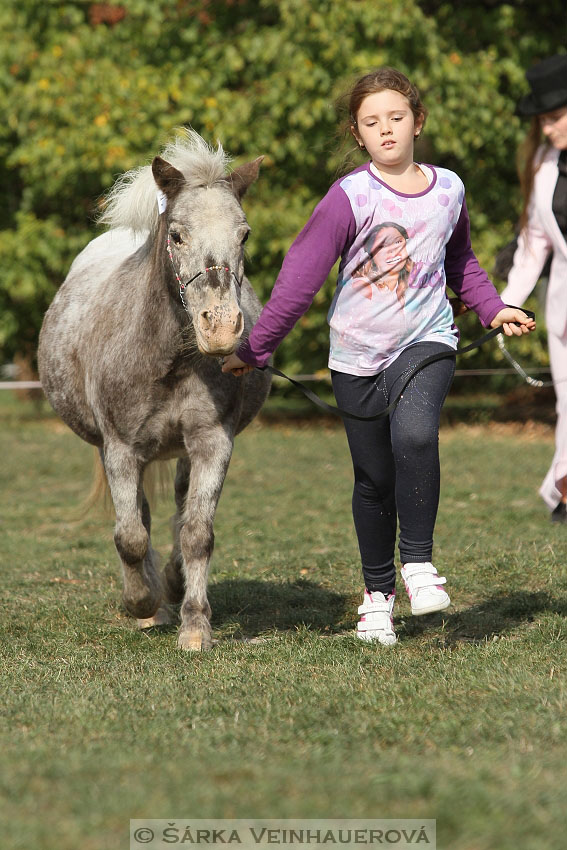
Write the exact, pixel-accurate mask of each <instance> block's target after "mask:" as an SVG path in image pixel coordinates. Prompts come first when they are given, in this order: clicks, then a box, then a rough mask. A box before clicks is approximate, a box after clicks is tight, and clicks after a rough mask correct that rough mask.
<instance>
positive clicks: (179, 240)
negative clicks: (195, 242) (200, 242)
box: [171, 230, 183, 245]
mask: <svg viewBox="0 0 567 850" xmlns="http://www.w3.org/2000/svg"><path fill="white" fill-rule="evenodd" d="M171 238H172V239H173V241H174V242H175V244H176V245H181V243H182V242H183V239H182V238H181V234H180V233H178V232H177V230H172V231H171Z"/></svg>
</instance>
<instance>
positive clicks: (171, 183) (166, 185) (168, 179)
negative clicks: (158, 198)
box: [152, 156, 185, 199]
mask: <svg viewBox="0 0 567 850" xmlns="http://www.w3.org/2000/svg"><path fill="white" fill-rule="evenodd" d="M152 174H153V175H154V180H155V181H156V184H157V186H158V188H159V189H161V191H162V192H163V193H164V194H165V195H167V197H168V198H170V199H171V198H173V197H174V195H176V194H177V192H178V191H179V190H180V189H181V187H182V186H183V184H184V183H185V177H184V176H183V174H182V173H181V172H180V171H178V170H177V168H175V167H174V166H173V165H171V164H170V163H169V162H167V161H166V160H165V159H162V158H161V156H155V157H154V158H153V160H152Z"/></svg>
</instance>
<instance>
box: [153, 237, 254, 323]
mask: <svg viewBox="0 0 567 850" xmlns="http://www.w3.org/2000/svg"><path fill="white" fill-rule="evenodd" d="M167 253H168V254H169V259H170V260H171V266H172V268H173V274H174V275H175V279H176V280H177V283H178V284H179V297H180V298H181V303H182V304H183V306H184V308H185V312H186V313H187V314H188V315H191V314H190V313H189V308H188V307H187V302H186V301H185V290H186V289H187V287H188V286H189V284H191V283H193V281H194V280H196V279H197V278H198V277H200V276H201V275H202V274H207V272H212V271H223V272H230V274H231V275H232V276H233V278H234V279H235V281H236V285H237V286H238V287H241V286H242V281H240V280H238V278H237V276H236V273H235V272H233V271H232V269H229V267H228V266H207V267H206V268H204V269H201V271H199V272H197V273H196V274H194V275H193V277H192V278H189V280H188V281H187V282H186V283H183V281H182V280H181V278H180V277H179V273H178V271H177V269H176V268H175V263H174V262H173V252H172V250H171V238H170V236H169V234H168V235H167Z"/></svg>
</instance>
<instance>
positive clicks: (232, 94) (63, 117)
mask: <svg viewBox="0 0 567 850" xmlns="http://www.w3.org/2000/svg"><path fill="white" fill-rule="evenodd" d="M561 7H562V0H550V2H548V3H545V2H539V3H537V4H536V2H535V0H525V2H521V0H520V2H515V3H513V4H512V3H510V4H501V3H496V2H492V1H491V0H485V1H484V2H480V3H479V2H478V0H475V2H474V3H473V2H470V0H464V2H462V3H460V4H459V5H458V8H456V7H455V5H454V4H453V3H443V2H441V3H433V2H421V3H420V2H416V0H318V2H317V3H312V2H311V0H122V2H121V3H120V4H116V3H91V2H83V0H62V2H61V0H41V2H40V0H26V2H25V3H22V2H21V0H4V3H3V5H2V7H1V9H0V32H1V34H2V38H1V41H0V58H1V60H2V61H1V62H0V99H1V105H2V114H3V116H4V120H3V122H2V125H1V126H0V186H1V190H2V195H3V198H4V203H3V205H2V208H1V209H0V260H1V263H2V270H3V274H2V278H1V279H0V349H1V351H2V359H3V360H7V359H9V358H10V357H12V356H13V355H14V354H16V353H18V352H21V353H28V354H29V353H30V352H33V351H34V350H35V346H36V343H37V335H38V332H39V327H40V324H41V318H42V315H43V313H44V311H45V309H46V308H47V306H48V304H49V303H50V301H51V299H52V297H53V295H54V293H55V291H56V289H57V287H58V285H59V284H60V283H61V281H62V280H63V278H64V276H65V274H66V271H67V269H68V267H69V265H70V263H71V261H72V259H73V257H74V256H75V254H76V253H77V251H78V250H80V248H81V247H82V246H83V245H84V244H86V242H87V241H88V240H89V239H91V238H92V237H93V236H94V235H96V232H97V230H96V225H95V222H94V214H95V211H96V208H97V202H98V199H99V198H100V197H101V196H102V194H103V193H104V192H105V191H106V190H107V189H108V188H109V187H110V185H111V184H112V183H113V181H114V179H115V178H116V176H117V175H118V174H119V173H121V172H123V171H125V170H127V169H129V168H132V167H134V166H137V165H140V164H143V163H146V162H148V161H149V160H150V159H151V157H152V156H153V155H154V154H155V153H157V152H158V150H159V149H160V148H161V146H162V145H163V143H164V142H165V141H167V140H169V139H170V138H171V136H172V134H173V133H174V132H175V128H178V127H182V126H184V125H190V126H192V127H193V128H194V129H196V130H197V131H198V132H199V133H201V134H202V135H203V136H204V137H205V139H207V141H209V142H211V143H213V144H214V143H215V142H216V141H217V140H220V141H221V142H222V144H223V146H224V147H225V149H226V150H227V151H229V152H230V154H231V155H232V156H233V157H234V159H235V161H236V162H237V163H238V162H241V161H245V160H247V159H251V158H253V157H256V156H257V155H259V154H264V155H265V160H264V165H263V170H262V173H261V176H260V180H259V182H258V184H257V185H256V186H255V187H254V189H253V191H252V192H251V194H250V197H249V198H248V199H247V201H246V208H247V214H248V218H249V220H250V223H251V225H252V228H253V235H252V238H251V239H250V242H249V263H248V272H249V276H250V278H251V280H252V282H253V283H254V285H255V287H256V289H257V291H258V293H259V294H260V296H261V297H262V298H264V299H265V298H267V296H268V294H269V291H270V289H271V287H272V285H273V282H274V280H275V276H276V274H277V271H278V268H279V266H280V264H281V260H282V258H283V255H284V253H285V251H286V250H287V248H288V247H289V244H290V243H291V241H292V239H293V238H294V236H295V235H296V234H297V232H298V231H299V229H300V228H301V227H302V225H303V223H304V222H305V220H306V219H307V217H308V216H309V214H310V213H311V210H312V209H313V207H314V206H315V204H316V203H317V201H318V200H319V199H320V198H321V196H322V195H323V194H324V193H325V191H326V189H327V188H328V186H329V185H330V183H331V182H332V181H333V180H334V179H336V177H337V176H338V174H339V173H341V169H343V168H344V167H345V163H346V162H347V161H348V162H350V163H351V165H355V164H358V162H360V161H361V160H359V159H358V158H357V157H358V154H357V152H356V151H353V149H352V145H350V144H349V143H348V141H346V142H345V140H344V139H342V138H341V136H340V134H339V133H338V131H337V127H338V125H339V123H340V117H341V116H340V115H338V114H337V109H336V108H335V103H336V102H337V99H338V98H340V95H341V94H342V93H344V92H345V91H346V90H347V89H348V86H349V84H350V83H351V82H352V80H353V79H355V78H356V77H357V76H358V75H360V74H361V73H364V72H366V71H367V70H370V69H371V68H373V67H375V66H377V65H381V64H389V65H394V66H395V67H398V68H400V70H402V71H404V72H405V73H407V74H408V75H409V76H410V78H411V79H412V80H414V81H415V82H416V83H417V84H418V86H419V88H420V91H421V92H422V95H423V97H424V100H425V103H426V105H427V107H428V109H429V117H428V121H427V125H426V131H425V133H424V138H423V141H421V142H420V143H419V147H418V149H417V151H416V156H417V157H418V158H420V159H422V160H424V161H428V162H434V163H438V164H440V165H444V166H447V167H450V168H453V169H455V170H456V171H457V172H458V173H459V174H460V175H461V176H462V177H463V179H464V181H465V184H466V185H467V192H468V203H469V207H470V210H471V218H472V222H473V237H474V244H475V247H476V249H477V253H478V254H479V256H480V259H481V261H483V262H484V263H485V264H487V266H490V264H491V261H492V258H493V256H494V252H495V250H496V249H497V247H499V245H500V244H502V243H503V242H504V241H506V239H507V238H509V237H510V236H511V235H512V232H513V225H514V222H515V220H516V218H517V215H518V209H519V196H518V190H517V179H516V173H515V152H516V149H517V147H518V144H519V142H520V140H521V138H522V135H523V130H524V127H523V126H522V124H521V122H520V120H519V119H518V118H517V117H516V116H515V115H514V108H515V102H516V101H517V99H518V98H519V97H520V95H521V94H523V93H524V91H525V88H526V84H525V80H524V70H525V68H526V67H528V66H529V65H530V64H532V63H533V62H534V61H537V60H538V59H540V58H543V57H544V56H546V55H548V54H550V53H552V52H556V51H557V50H559V49H561V32H560V30H559V28H557V30H553V28H552V27H550V26H549V22H550V18H552V17H553V16H554V15H556V16H557V20H561V17H562V16H564V12H563V10H562V8H561ZM546 10H547V11H546ZM548 13H549V16H550V17H548ZM332 286H333V284H332V281H331V280H330V281H329V282H328V284H327V285H326V287H325V288H324V290H323V291H322V292H321V293H320V294H319V295H318V296H317V298H316V302H315V307H314V308H313V309H312V310H311V311H310V312H309V313H308V314H307V316H305V317H304V319H303V320H302V321H301V322H300V327H299V329H298V330H296V331H294V332H293V333H292V334H291V335H290V337H289V338H288V340H286V341H285V342H284V344H283V345H282V346H281V349H280V351H279V353H278V358H279V362H280V363H282V364H284V365H285V366H286V367H287V368H290V369H295V370H297V371H306V370H311V369H316V368H321V367H323V366H324V365H325V363H326V351H327V338H328V334H327V327H326V321H325V314H326V307H327V305H328V303H329V300H330V293H331V290H332ZM470 324H471V332H473V333H474V332H475V331H476V328H475V329H474V330H473V325H474V323H470Z"/></svg>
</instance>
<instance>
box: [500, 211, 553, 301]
mask: <svg viewBox="0 0 567 850" xmlns="http://www.w3.org/2000/svg"><path fill="white" fill-rule="evenodd" d="M551 249H552V246H551V241H550V239H549V237H548V236H547V234H546V232H545V230H544V229H543V227H542V226H541V223H540V221H539V217H538V215H537V211H536V209H535V205H534V204H533V202H532V204H531V206H530V209H529V212H528V224H527V227H525V228H524V229H523V230H522V232H521V233H520V235H519V237H518V247H517V248H516V252H515V254H514V260H513V263H512V268H511V269H510V274H509V275H508V284H507V285H506V287H505V288H504V291H503V292H502V299H503V300H504V301H506V302H507V303H508V304H514V306H516V307H521V306H522V304H523V303H524V301H525V300H526V298H527V297H528V296H529V295H530V293H531V292H532V290H533V288H534V286H535V285H536V283H537V281H538V279H539V276H540V274H541V271H542V269H543V267H544V265H545V262H546V260H547V258H548V257H549V254H550V252H551Z"/></svg>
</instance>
